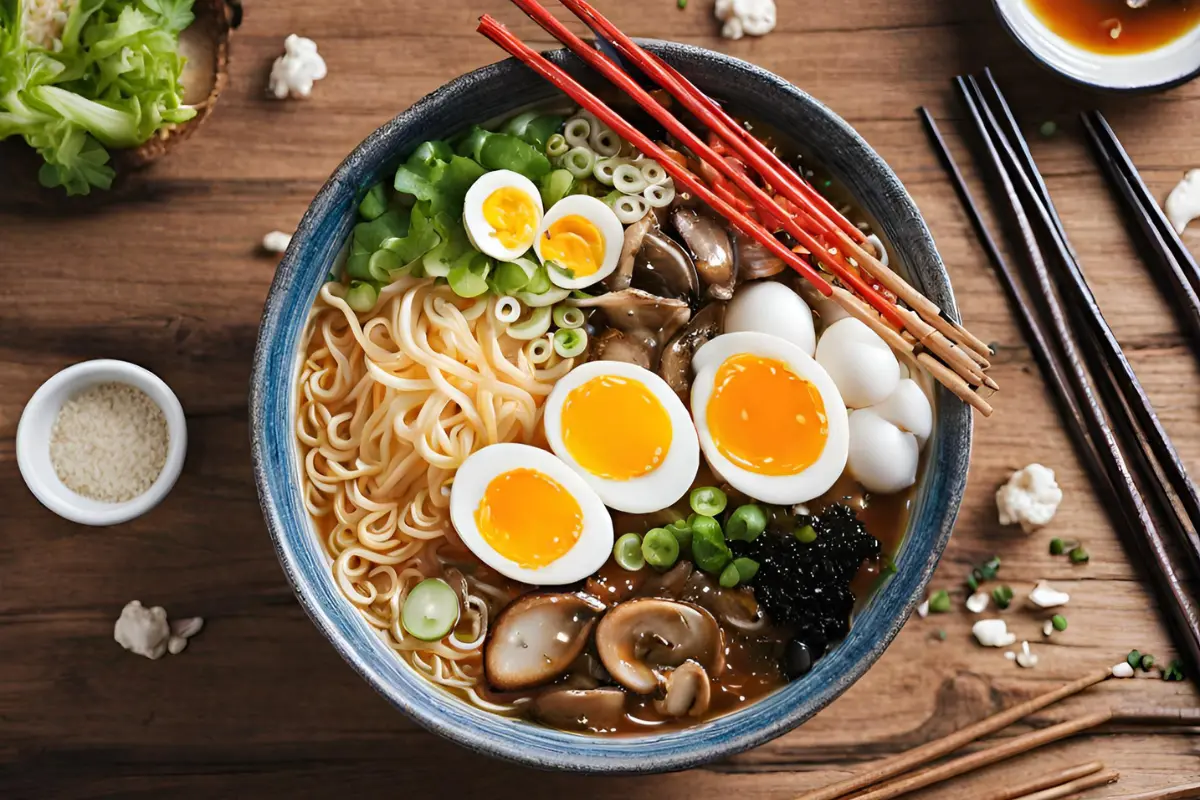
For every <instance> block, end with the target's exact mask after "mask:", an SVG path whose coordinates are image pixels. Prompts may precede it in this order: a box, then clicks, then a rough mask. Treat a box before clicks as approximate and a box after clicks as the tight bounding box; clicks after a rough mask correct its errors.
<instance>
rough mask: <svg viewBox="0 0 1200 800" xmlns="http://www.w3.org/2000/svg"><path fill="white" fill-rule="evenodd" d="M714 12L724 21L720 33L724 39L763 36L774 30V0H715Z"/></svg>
mask: <svg viewBox="0 0 1200 800" xmlns="http://www.w3.org/2000/svg"><path fill="white" fill-rule="evenodd" d="M715 13H716V15H717V19H719V20H720V21H721V22H723V23H725V24H724V25H723V26H722V27H721V35H722V36H724V37H725V38H726V39H740V38H742V36H744V35H746V34H749V35H751V36H765V35H766V34H768V33H770V32H771V31H773V30H775V0H717V7H716V9H715Z"/></svg>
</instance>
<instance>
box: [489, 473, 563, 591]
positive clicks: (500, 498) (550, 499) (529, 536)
mask: <svg viewBox="0 0 1200 800" xmlns="http://www.w3.org/2000/svg"><path fill="white" fill-rule="evenodd" d="M475 524H476V525H477V526H478V527H479V533H480V535H481V536H483V540H484V541H485V542H487V543H488V544H490V545H491V546H492V547H493V548H494V549H495V550H496V552H497V553H499V554H500V555H502V556H504V557H505V558H507V559H508V560H509V561H512V562H513V563H515V564H518V565H519V566H522V567H525V568H526V569H536V568H538V567H544V566H546V565H547V564H550V563H552V562H554V561H557V560H558V559H559V558H562V556H564V555H565V554H566V553H567V551H568V550H570V549H571V548H572V547H574V546H575V543H576V542H577V541H579V536H580V534H582V533H583V511H582V510H581V509H580V508H579V502H578V501H577V500H576V499H575V498H574V497H573V496H572V495H571V493H570V492H568V491H567V490H566V489H565V488H563V486H562V484H560V483H559V482H558V481H556V480H554V479H553V478H551V477H550V476H548V475H544V474H542V473H541V472H538V471H537V470H533V469H524V468H522V469H514V470H509V471H508V472H503V473H501V474H499V475H497V476H496V477H495V478H492V481H491V483H489V484H488V486H487V489H485V490H484V493H483V499H482V500H481V501H479V508H477V509H476V510H475Z"/></svg>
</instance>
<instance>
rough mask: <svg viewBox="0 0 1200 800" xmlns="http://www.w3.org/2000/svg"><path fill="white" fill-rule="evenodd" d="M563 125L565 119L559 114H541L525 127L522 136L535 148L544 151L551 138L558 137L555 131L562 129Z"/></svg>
mask: <svg viewBox="0 0 1200 800" xmlns="http://www.w3.org/2000/svg"><path fill="white" fill-rule="evenodd" d="M562 124H563V118H562V117H560V116H558V115H557V114H540V115H538V116H537V117H535V118H534V119H533V120H532V121H531V122H530V123H529V124H528V125H526V126H525V130H524V131H522V132H521V134H520V136H521V138H522V139H524V140H525V141H527V142H529V143H530V144H531V145H533V146H534V147H540V148H542V149H543V150H544V149H545V148H546V143H547V142H548V141H550V137H551V136H556V135H557V134H556V133H555V131H557V130H558V129H559V128H561V127H562ZM564 141H565V140H564Z"/></svg>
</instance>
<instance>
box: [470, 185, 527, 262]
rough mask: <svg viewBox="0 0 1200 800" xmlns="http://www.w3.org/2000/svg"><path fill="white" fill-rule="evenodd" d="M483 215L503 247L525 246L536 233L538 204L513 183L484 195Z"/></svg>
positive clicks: (493, 234)
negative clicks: (513, 185) (485, 196)
mask: <svg viewBox="0 0 1200 800" xmlns="http://www.w3.org/2000/svg"><path fill="white" fill-rule="evenodd" d="M483 218H484V220H486V221H487V224H488V225H491V226H492V236H495V237H496V239H498V240H499V241H500V244H502V245H504V246H505V247H509V248H514V247H521V246H522V245H524V246H525V247H528V246H529V245H530V244H532V243H533V237H534V236H535V235H536V233H537V222H538V219H537V206H536V205H534V203H533V200H532V198H530V197H529V195H527V194H526V193H525V192H523V191H521V190H520V189H516V188H513V187H512V186H504V187H502V188H500V189H497V190H496V191H494V192H492V193H491V194H489V195H488V196H487V199H486V200H484V201H483Z"/></svg>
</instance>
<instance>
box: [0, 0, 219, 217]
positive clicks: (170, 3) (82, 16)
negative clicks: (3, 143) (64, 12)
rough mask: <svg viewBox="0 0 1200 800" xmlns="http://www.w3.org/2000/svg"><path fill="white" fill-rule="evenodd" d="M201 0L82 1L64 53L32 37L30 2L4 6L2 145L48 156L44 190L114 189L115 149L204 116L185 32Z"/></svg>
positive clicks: (0, 0) (66, 31) (67, 28)
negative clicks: (188, 67)
mask: <svg viewBox="0 0 1200 800" xmlns="http://www.w3.org/2000/svg"><path fill="white" fill-rule="evenodd" d="M192 2H193V0H78V2H77V3H76V4H75V5H74V6H73V7H72V8H71V11H70V14H69V16H68V18H67V21H66V24H65V25H64V27H63V31H62V34H61V36H60V37H59V43H60V44H61V47H56V48H55V49H53V50H48V49H46V48H43V47H41V46H39V45H37V44H35V43H32V42H30V41H28V40H26V39H25V36H24V20H23V14H24V13H25V10H24V0H0V139H5V138H8V137H9V136H22V137H24V139H25V141H26V142H28V143H29V145H30V146H31V147H33V148H35V149H36V150H37V151H38V153H40V154H41V156H42V159H43V160H44V161H45V165H44V166H43V168H42V170H41V171H40V173H39V177H40V178H41V181H42V183H43V184H45V185H47V186H62V187H63V188H65V189H66V191H67V193H68V194H87V193H88V192H89V191H90V190H91V188H92V187H99V188H108V186H109V185H110V184H111V183H112V179H113V176H114V172H113V169H112V167H111V166H110V165H109V163H108V162H109V154H108V152H107V150H106V149H105V148H106V147H113V148H126V147H137V146H138V145H141V144H143V143H144V142H146V141H148V140H149V139H150V138H151V137H152V136H154V135H155V133H157V132H158V131H159V130H161V129H162V128H163V126H165V125H168V124H178V123H181V122H186V121H187V120H189V119H191V118H192V117H194V116H195V115H196V110H195V109H194V108H192V107H191V106H188V105H186V104H185V103H184V102H183V86H182V82H181V76H182V74H183V65H184V59H183V57H182V56H180V55H179V52H178V45H179V32H180V31H181V30H183V29H184V28H186V27H187V26H188V25H190V24H191V22H192V20H193V19H194V16H193V14H192Z"/></svg>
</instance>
